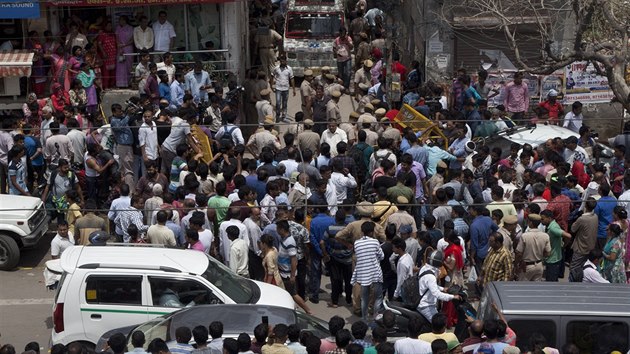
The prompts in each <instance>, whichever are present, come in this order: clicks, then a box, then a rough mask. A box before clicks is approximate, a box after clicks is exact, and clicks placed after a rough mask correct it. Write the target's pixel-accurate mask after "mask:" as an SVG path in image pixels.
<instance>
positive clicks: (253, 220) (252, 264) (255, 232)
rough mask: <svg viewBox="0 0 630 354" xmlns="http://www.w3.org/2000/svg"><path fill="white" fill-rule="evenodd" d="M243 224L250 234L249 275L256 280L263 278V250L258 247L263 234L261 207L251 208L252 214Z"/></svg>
mask: <svg viewBox="0 0 630 354" xmlns="http://www.w3.org/2000/svg"><path fill="white" fill-rule="evenodd" d="M243 225H245V228H247V235H248V236H249V255H248V260H249V277H250V278H251V279H254V280H262V279H263V278H264V276H265V274H264V271H263V267H262V258H261V253H262V252H261V250H260V247H258V244H259V242H260V237H261V236H262V234H263V233H262V229H261V228H260V208H258V207H254V208H251V214H250V215H249V217H248V218H247V219H245V221H243Z"/></svg>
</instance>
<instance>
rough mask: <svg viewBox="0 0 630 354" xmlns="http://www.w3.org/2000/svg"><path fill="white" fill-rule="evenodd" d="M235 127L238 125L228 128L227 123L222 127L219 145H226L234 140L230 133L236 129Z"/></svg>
mask: <svg viewBox="0 0 630 354" xmlns="http://www.w3.org/2000/svg"><path fill="white" fill-rule="evenodd" d="M236 128H238V127H237V126H233V127H231V128H230V129H229V130H228V128H227V125H226V126H224V127H223V135H222V136H221V140H219V144H221V146H227V145H228V144H230V143H232V142H233V141H234V140H233V139H232V133H233V132H234V130H236Z"/></svg>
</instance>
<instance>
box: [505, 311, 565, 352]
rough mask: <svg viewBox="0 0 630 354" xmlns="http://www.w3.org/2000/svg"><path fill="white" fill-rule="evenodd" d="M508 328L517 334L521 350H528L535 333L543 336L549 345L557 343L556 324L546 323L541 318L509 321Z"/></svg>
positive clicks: (548, 321) (517, 344)
mask: <svg viewBox="0 0 630 354" xmlns="http://www.w3.org/2000/svg"><path fill="white" fill-rule="evenodd" d="M508 326H510V328H511V329H512V330H513V331H514V333H516V334H517V338H516V346H517V347H519V348H528V347H529V338H530V337H531V336H532V334H534V333H540V334H542V335H543V336H544V337H545V339H546V340H547V343H555V342H556V323H555V322H554V321H551V320H547V321H545V320H541V319H540V318H536V319H531V320H525V319H520V320H508Z"/></svg>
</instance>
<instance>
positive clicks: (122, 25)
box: [116, 16, 133, 88]
mask: <svg viewBox="0 0 630 354" xmlns="http://www.w3.org/2000/svg"><path fill="white" fill-rule="evenodd" d="M128 22H129V21H128V20H127V16H120V17H119V19H118V26H117V27H116V42H117V43H118V50H117V52H118V56H117V58H116V61H117V63H116V86H117V87H119V88H126V87H129V77H130V75H131V64H132V60H133V57H132V56H131V55H124V54H129V53H133V27H131V26H130V25H129V24H128Z"/></svg>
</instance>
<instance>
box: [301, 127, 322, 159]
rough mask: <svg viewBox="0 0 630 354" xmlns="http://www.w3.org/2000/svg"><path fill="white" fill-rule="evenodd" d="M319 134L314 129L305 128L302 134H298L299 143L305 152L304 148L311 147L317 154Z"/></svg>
mask: <svg viewBox="0 0 630 354" xmlns="http://www.w3.org/2000/svg"><path fill="white" fill-rule="evenodd" d="M319 139H320V136H319V134H317V133H315V132H314V131H311V130H310V129H309V130H305V131H304V132H302V134H300V135H298V136H297V144H298V147H299V148H300V149H301V150H302V152H304V150H306V149H309V150H311V152H312V153H313V156H315V152H316V151H317V150H319Z"/></svg>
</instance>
